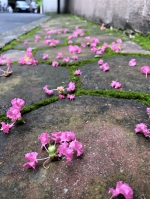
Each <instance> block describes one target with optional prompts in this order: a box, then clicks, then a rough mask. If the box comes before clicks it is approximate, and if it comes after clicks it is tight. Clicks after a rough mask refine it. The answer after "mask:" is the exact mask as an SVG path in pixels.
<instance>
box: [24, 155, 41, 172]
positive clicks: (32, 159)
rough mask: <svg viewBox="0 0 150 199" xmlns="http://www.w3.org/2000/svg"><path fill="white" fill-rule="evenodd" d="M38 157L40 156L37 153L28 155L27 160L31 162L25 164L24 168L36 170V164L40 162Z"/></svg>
mask: <svg viewBox="0 0 150 199" xmlns="http://www.w3.org/2000/svg"><path fill="white" fill-rule="evenodd" d="M37 156H38V153H37V152H31V153H26V154H25V158H26V159H27V160H29V161H30V162H27V163H25V164H24V165H23V167H27V168H30V167H32V168H33V169H35V166H36V163H37V162H38V160H37Z"/></svg>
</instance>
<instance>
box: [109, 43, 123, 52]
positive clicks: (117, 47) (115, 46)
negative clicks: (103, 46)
mask: <svg viewBox="0 0 150 199" xmlns="http://www.w3.org/2000/svg"><path fill="white" fill-rule="evenodd" d="M110 48H111V50H113V51H115V52H116V53H119V52H120V50H121V46H120V45H118V44H116V43H115V42H112V44H111V47H110Z"/></svg>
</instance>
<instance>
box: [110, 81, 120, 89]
mask: <svg viewBox="0 0 150 199" xmlns="http://www.w3.org/2000/svg"><path fill="white" fill-rule="evenodd" d="M110 86H111V87H112V88H115V89H118V88H121V84H120V83H119V82H117V81H112V82H111V85H110Z"/></svg>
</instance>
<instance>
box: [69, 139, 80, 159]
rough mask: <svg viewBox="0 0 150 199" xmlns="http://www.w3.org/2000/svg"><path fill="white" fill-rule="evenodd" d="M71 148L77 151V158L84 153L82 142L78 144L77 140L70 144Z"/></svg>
mask: <svg viewBox="0 0 150 199" xmlns="http://www.w3.org/2000/svg"><path fill="white" fill-rule="evenodd" d="M69 148H71V149H73V150H75V151H77V156H80V155H82V153H83V149H82V143H81V142H78V141H77V140H74V141H72V142H71V143H70V144H69Z"/></svg>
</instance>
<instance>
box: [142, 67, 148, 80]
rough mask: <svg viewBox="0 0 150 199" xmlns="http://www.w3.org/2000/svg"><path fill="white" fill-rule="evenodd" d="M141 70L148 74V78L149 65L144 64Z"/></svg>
mask: <svg viewBox="0 0 150 199" xmlns="http://www.w3.org/2000/svg"><path fill="white" fill-rule="evenodd" d="M141 72H142V73H143V74H145V75H146V78H147V75H149V74H150V67H149V66H142V67H141Z"/></svg>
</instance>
